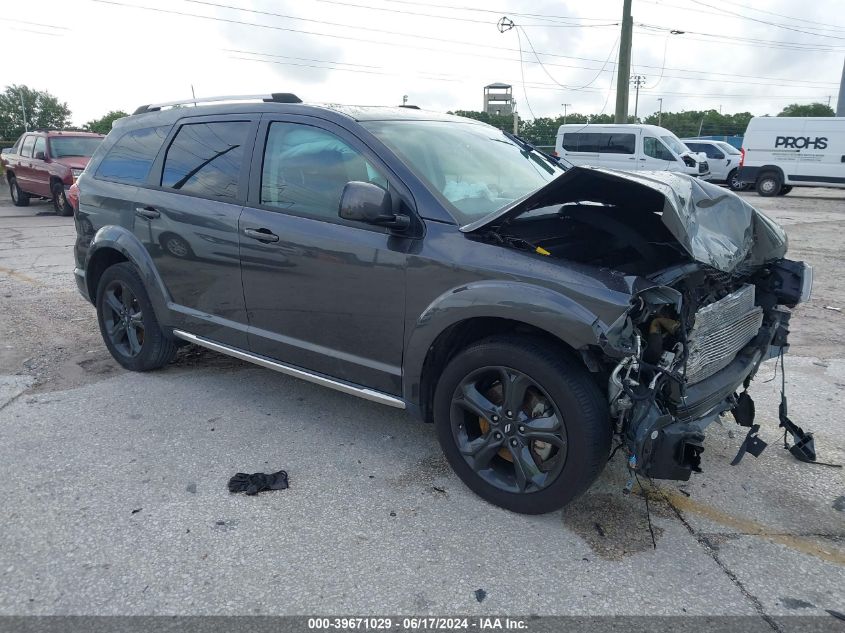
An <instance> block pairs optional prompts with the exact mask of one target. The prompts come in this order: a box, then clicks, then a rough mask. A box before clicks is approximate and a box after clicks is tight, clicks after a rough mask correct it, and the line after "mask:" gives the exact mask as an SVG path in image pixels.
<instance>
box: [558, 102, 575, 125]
mask: <svg viewBox="0 0 845 633" xmlns="http://www.w3.org/2000/svg"><path fill="white" fill-rule="evenodd" d="M560 105H562V106H563V124H564V125H566V108H568V107H569V106H571V105H572V104H571V103H561V104H560Z"/></svg>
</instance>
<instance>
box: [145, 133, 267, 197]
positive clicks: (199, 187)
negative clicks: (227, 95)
mask: <svg viewBox="0 0 845 633" xmlns="http://www.w3.org/2000/svg"><path fill="white" fill-rule="evenodd" d="M250 125H251V124H250V122H249V121H214V122H211V123H188V124H186V125H183V126H182V127H181V128H179V131H178V132H177V133H176V137H175V138H174V139H173V142H172V143H171V144H170V147H169V148H167V155H166V156H165V159H164V172H163V173H162V175H161V186H162V187H168V188H170V189H178V190H179V191H185V192H189V193H195V194H198V195H201V196H205V197H209V198H218V199H221V200H234V199H235V198H237V197H238V182H239V179H240V173H241V165H242V163H243V158H244V145H245V143H246V141H247V132H248V131H249V128H250Z"/></svg>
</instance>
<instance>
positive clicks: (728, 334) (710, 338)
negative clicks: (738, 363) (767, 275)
mask: <svg viewBox="0 0 845 633" xmlns="http://www.w3.org/2000/svg"><path fill="white" fill-rule="evenodd" d="M762 324H763V309H762V308H761V307H759V306H755V305H754V286H751V285H745V286H743V287H742V288H740V289H739V290H737V291H736V292H733V293H731V294H729V295H728V296H727V297H724V298H723V299H721V300H719V301H716V302H715V303H711V304H710V305H708V306H705V307H703V308H701V309H700V310H699V311H698V312H696V314H695V324H694V325H693V327H692V330H691V331H690V335H689V343H690V353H689V358H688V359H687V382H689V383H696V382H699V381H701V380H704V379H705V378H707V377H708V376H712V375H713V374H715V373H716V372H717V371H719V370H720V369H723V368H724V367H727V366H728V365H729V364H730V362H731V361H732V360H733V359H734V357H735V356H736V353H737V352H738V351H739V350H741V349H742V348H743V347H745V346H746V345H747V344H748V342H749V341H750V340H751V339H753V338H754V337H755V336H756V335H757V332H758V331H759V330H760V326H761V325H762Z"/></svg>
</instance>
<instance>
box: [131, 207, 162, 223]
mask: <svg viewBox="0 0 845 633" xmlns="http://www.w3.org/2000/svg"><path fill="white" fill-rule="evenodd" d="M135 215H137V216H138V217H141V218H146V219H147V220H155V219H156V218H159V217H161V213H159V212H158V211H156V210H155V209H154V208H152V207H135Z"/></svg>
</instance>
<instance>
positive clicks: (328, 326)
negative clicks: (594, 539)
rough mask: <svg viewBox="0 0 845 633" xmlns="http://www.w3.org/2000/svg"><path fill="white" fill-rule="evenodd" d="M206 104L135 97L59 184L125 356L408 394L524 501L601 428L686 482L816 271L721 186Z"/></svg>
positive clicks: (408, 111) (586, 482) (573, 461)
mask: <svg viewBox="0 0 845 633" xmlns="http://www.w3.org/2000/svg"><path fill="white" fill-rule="evenodd" d="M200 101H201V100H200ZM215 101H217V102H219V103H216V104H212V105H206V104H202V105H200V106H198V107H191V108H179V107H171V106H178V105H180V104H179V103H168V104H157V105H150V106H142V107H141V108H139V109H138V110H137V111H136V112H135V113H134V115H133V116H130V117H127V118H124V119H121V120H119V121H117V122H116V123H115V125H114V129H113V130H112V131H111V133H110V134H109V135H108V137H107V138H106V140H105V141H104V142H103V143H102V145H101V146H100V148H99V149H98V150H97V152H96V154H95V156H94V157H93V158H92V160H91V162H90V164H89V165H88V168H87V169H86V170H85V173H84V174H83V176H82V177H81V178H80V180H79V183H78V186H79V190H80V194H79V209H78V211H77V212H76V215H75V219H76V228H77V233H78V238H77V241H76V249H75V257H76V269H75V273H76V280H77V282H78V285H79V289H80V291H81V292H82V294H83V295H84V296H85V297H86V298H87V299H89V300H90V301H91V302H92V303H93V304H94V305H95V306H96V310H97V317H98V320H99V327H100V330H101V331H102V335H103V338H104V340H105V343H106V345H107V346H108V348H109V350H110V351H111V353H112V355H113V356H114V358H115V359H116V360H117V361H118V362H119V363H120V364H121V365H123V366H124V367H126V368H127V369H131V370H135V371H146V370H152V369H157V368H160V367H162V366H164V365H166V364H167V363H168V362H169V361H171V360H172V359H173V358H174V354H175V353H176V349H177V347H178V346H179V345H181V344H184V343H186V342H187V343H192V344H196V345H201V346H204V347H207V348H209V349H212V350H215V351H218V352H222V353H223V354H229V355H231V356H235V357H237V358H241V359H244V360H247V361H250V362H253V363H256V364H258V365H261V366H263V367H267V368H269V369H274V370H277V371H280V372H282V373H285V374H289V375H292V376H296V377H298V378H302V379H305V380H309V381H311V382H314V383H317V384H320V385H324V386H327V387H331V388H334V389H337V390H340V391H343V392H345V393H348V394H352V395H355V396H359V397H362V398H366V399H368V400H372V401H375V402H378V403H381V404H385V405H388V406H392V407H396V408H399V409H407V410H409V411H410V412H411V413H413V414H414V415H416V416H418V417H419V418H421V419H422V420H424V421H426V422H432V423H433V424H434V427H435V431H436V433H437V437H438V440H439V442H440V444H441V446H442V448H443V451H444V453H445V454H446V457H447V458H448V460H449V463H450V464H451V465H452V467H453V468H454V470H455V472H456V473H457V474H458V476H459V477H460V478H461V479H462V480H463V481H464V482H465V483H466V485H467V486H469V487H470V488H471V489H472V490H474V491H475V492H476V493H478V494H479V495H480V496H482V497H483V498H484V499H487V500H488V501H490V502H492V503H494V504H497V505H500V506H502V507H505V508H508V509H510V510H514V511H517V512H525V513H541V512H548V511H551V510H554V509H556V508H560V507H561V506H563V505H564V504H566V503H568V502H570V501H571V500H572V499H574V498H575V497H576V496H577V495H578V494H580V493H581V492H583V491H584V490H586V489H587V488H588V487H589V486H590V484H591V483H592V482H593V481H594V480H595V478H596V476H597V475H598V474H599V472H600V471H601V469H602V468H603V466H604V464H605V463H606V462H607V459H608V454H609V452H610V446H611V443H612V440H613V438H614V436H616V437H617V438H618V440H619V441H620V442H621V443H622V445H623V446H624V450H625V451H626V454H627V464H628V467H629V468H630V469H631V470H632V471H633V472H634V473H640V474H643V475H645V476H648V477H653V478H663V479H680V480H685V479H688V478H689V477H690V474H691V473H692V472H694V471H698V470H700V468H699V463H700V455H701V451H702V450H703V443H704V429H705V427H706V426H707V425H708V424H709V423H710V422H712V421H713V420H714V419H715V418H716V417H717V416H719V415H720V414H721V413H724V412H727V411H734V412H735V414H736V415H737V420H738V421H741V423H744V424H748V425H750V419H749V409H752V408H753V407H749V402H750V398H749V396H748V394H747V393H746V390H747V388H748V385H749V382H750V381H751V379H752V378H753V376H754V375H755V373H756V372H757V370H758V368H759V366H760V363H761V362H762V361H764V360H765V359H767V358H771V357H772V356H773V355H776V354H778V353H781V352H782V351H783V350H784V349H785V348H786V347H787V335H788V325H789V317H790V310H789V308H791V307H794V306H795V305H796V304H798V303H799V302H801V301H803V300H806V299H807V297H808V296H809V292H810V287H811V284H812V276H811V269H810V268H809V267H808V266H806V265H804V264H803V263H801V262H793V261H790V260H787V259H784V255H785V253H786V247H787V242H786V236H785V235H784V232H783V231H782V230H781V228H780V227H779V226H778V225H777V224H775V223H774V222H773V221H771V220H770V219H768V218H767V217H766V216H764V215H763V214H761V213H759V212H758V211H756V210H755V209H754V208H752V207H751V206H749V205H748V204H747V203H745V202H744V201H743V200H742V199H740V198H739V197H737V196H736V195H734V194H733V193H731V192H729V191H726V190H724V189H720V188H718V187H716V186H712V185H710V184H708V183H706V182H702V181H700V180H697V179H695V178H691V177H687V176H684V175H679V174H673V173H668V172H655V173H648V172H637V173H626V172H621V171H613V170H609V169H592V168H582V167H571V168H568V169H567V168H566V167H565V166H562V165H560V164H559V163H558V162H557V161H555V160H554V159H552V158H551V157H548V156H546V155H544V154H542V153H540V152H539V151H537V150H536V149H535V148H533V147H532V146H531V145H529V144H528V143H525V142H524V141H522V140H520V139H519V138H517V137H514V136H512V135H508V134H506V133H503V132H501V131H499V130H497V129H495V128H492V127H490V126H488V125H485V124H482V123H479V122H476V121H471V120H467V119H463V118H459V117H453V116H445V115H440V114H433V113H429V112H423V111H420V110H416V109H412V108H379V107H343V106H317V105H306V104H303V103H301V102H300V100H299V99H297V98H296V97H295V96H294V95H290V94H273V95H267V96H264V97H239V98H237V99H235V100H234V102H226V101H225V100H223V99H216V100H215ZM191 102H193V100H191ZM232 388H233V389H234V388H236V386H235V384H234V383H233V385H232ZM750 415H751V418H753V414H750ZM352 423H354V421H352ZM749 437H750V434H749ZM749 450H751V449H750V448H749Z"/></svg>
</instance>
